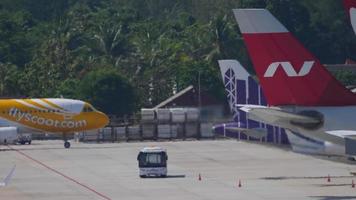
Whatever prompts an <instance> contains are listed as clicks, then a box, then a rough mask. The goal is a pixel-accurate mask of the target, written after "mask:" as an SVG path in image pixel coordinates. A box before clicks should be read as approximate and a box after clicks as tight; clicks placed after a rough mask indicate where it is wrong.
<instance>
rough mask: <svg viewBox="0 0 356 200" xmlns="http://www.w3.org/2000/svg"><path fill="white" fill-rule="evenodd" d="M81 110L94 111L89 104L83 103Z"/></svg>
mask: <svg viewBox="0 0 356 200" xmlns="http://www.w3.org/2000/svg"><path fill="white" fill-rule="evenodd" d="M83 112H94V108H93V107H92V106H90V105H85V106H84V108H83Z"/></svg>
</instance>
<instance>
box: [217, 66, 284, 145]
mask: <svg viewBox="0 0 356 200" xmlns="http://www.w3.org/2000/svg"><path fill="white" fill-rule="evenodd" d="M219 66H220V71H221V75H222V78H223V81H224V86H225V90H226V93H227V99H228V101H229V106H230V109H231V112H232V113H233V115H234V122H233V123H226V124H225V125H221V126H226V127H234V126H239V125H243V126H244V127H239V128H247V129H258V128H259V129H260V128H262V129H263V128H264V129H266V131H267V138H265V141H267V142H272V143H283V144H288V139H287V136H286V134H285V131H284V129H281V128H279V127H275V126H271V125H268V124H264V123H261V122H257V121H254V120H250V119H247V117H246V113H245V112H243V111H240V110H239V109H238V108H237V106H236V105H237V104H253V105H267V103H266V99H265V96H264V95H263V92H262V89H261V87H260V86H259V84H257V82H256V81H255V80H254V79H253V77H251V76H250V74H249V73H248V72H247V71H246V70H245V69H244V68H243V67H242V65H241V64H240V63H239V62H238V61H237V60H219ZM215 128H216V129H218V128H219V126H215ZM221 129H222V130H223V132H224V134H225V135H226V136H230V137H239V138H240V139H246V138H247V136H246V135H245V134H239V135H237V134H236V133H232V132H230V131H228V130H226V129H223V128H220V130H221ZM217 132H220V131H217Z"/></svg>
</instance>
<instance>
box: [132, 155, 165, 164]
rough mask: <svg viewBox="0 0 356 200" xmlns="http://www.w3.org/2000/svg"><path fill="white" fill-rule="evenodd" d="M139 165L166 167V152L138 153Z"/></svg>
mask: <svg viewBox="0 0 356 200" xmlns="http://www.w3.org/2000/svg"><path fill="white" fill-rule="evenodd" d="M137 159H138V164H139V167H166V166H167V162H166V160H167V156H166V153H165V152H157V153H143V152H141V153H140V154H139V155H138V158H137Z"/></svg>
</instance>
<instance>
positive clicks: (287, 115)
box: [237, 105, 320, 123]
mask: <svg viewBox="0 0 356 200" xmlns="http://www.w3.org/2000/svg"><path fill="white" fill-rule="evenodd" d="M237 106H238V107H240V108H239V109H240V110H242V111H244V112H246V113H248V114H249V115H253V116H254V117H256V118H259V120H261V121H265V122H267V123H278V122H290V121H293V122H297V123H319V122H320V120H319V119H316V118H313V117H309V116H304V115H300V114H295V113H291V112H287V111H283V110H281V109H279V108H271V107H267V106H256V105H237Z"/></svg>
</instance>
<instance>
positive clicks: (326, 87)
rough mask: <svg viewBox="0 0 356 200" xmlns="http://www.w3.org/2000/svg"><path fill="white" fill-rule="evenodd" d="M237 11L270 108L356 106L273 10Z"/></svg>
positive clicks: (351, 98)
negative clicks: (282, 106) (283, 106)
mask: <svg viewBox="0 0 356 200" xmlns="http://www.w3.org/2000/svg"><path fill="white" fill-rule="evenodd" d="M233 11H234V15H235V18H236V20H237V22H238V25H239V27H240V30H241V33H242V35H243V38H244V41H245V44H246V46H247V49H248V52H249V55H250V57H251V59H252V62H253V65H254V68H255V70H256V73H257V76H258V78H259V80H260V83H261V86H262V89H263V92H264V94H265V96H266V99H267V103H268V104H269V105H271V106H280V105H299V106H346V105H356V95H354V94H353V93H351V92H350V91H349V90H347V89H346V88H345V87H344V86H343V85H342V84H341V83H340V82H338V81H337V80H336V79H335V78H334V77H333V76H332V75H331V74H330V73H329V72H328V71H327V70H326V69H325V67H324V66H323V65H321V64H320V62H319V60H318V59H317V58H316V57H315V56H313V55H312V54H311V53H310V52H309V51H308V50H307V49H305V47H303V45H302V44H301V43H299V42H298V41H297V40H296V39H295V38H294V37H293V36H292V34H291V33H290V32H289V31H288V30H287V29H286V28H285V27H284V26H283V25H282V24H281V23H280V22H279V21H278V20H277V19H276V18H275V17H274V16H273V15H272V14H271V13H270V12H269V11H267V10H265V9H234V10H233Z"/></svg>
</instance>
